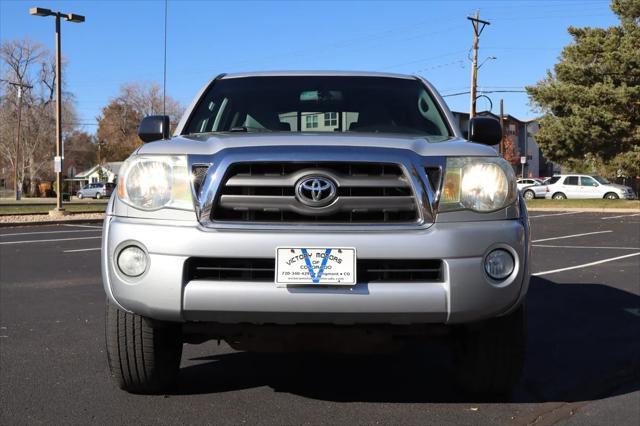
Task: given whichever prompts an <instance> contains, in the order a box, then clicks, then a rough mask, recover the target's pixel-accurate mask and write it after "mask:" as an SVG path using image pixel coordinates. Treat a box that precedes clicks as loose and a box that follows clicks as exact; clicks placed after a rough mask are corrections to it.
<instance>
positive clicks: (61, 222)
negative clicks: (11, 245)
mask: <svg viewBox="0 0 640 426" xmlns="http://www.w3.org/2000/svg"><path fill="white" fill-rule="evenodd" d="M102 222H104V218H102V219H65V220H46V221H40V222H0V228H17V227H21V226H41V225H69V224H83V223H102Z"/></svg>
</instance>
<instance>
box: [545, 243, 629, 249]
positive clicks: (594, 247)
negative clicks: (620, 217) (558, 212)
mask: <svg viewBox="0 0 640 426" xmlns="http://www.w3.org/2000/svg"><path fill="white" fill-rule="evenodd" d="M532 247H549V248H574V249H594V250H600V249H610V250H640V247H597V246H552V245H548V244H533V245H532Z"/></svg>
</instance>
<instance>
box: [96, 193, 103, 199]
mask: <svg viewBox="0 0 640 426" xmlns="http://www.w3.org/2000/svg"><path fill="white" fill-rule="evenodd" d="M100 198H102V194H101V193H99V192H98V193H97V194H96V200H99V199H100Z"/></svg>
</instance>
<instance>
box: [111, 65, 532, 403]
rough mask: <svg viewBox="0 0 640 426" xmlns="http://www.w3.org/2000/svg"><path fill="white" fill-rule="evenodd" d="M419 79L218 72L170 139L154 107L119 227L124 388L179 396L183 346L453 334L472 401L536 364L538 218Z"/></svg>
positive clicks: (374, 342)
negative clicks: (531, 289)
mask: <svg viewBox="0 0 640 426" xmlns="http://www.w3.org/2000/svg"><path fill="white" fill-rule="evenodd" d="M469 135H470V136H469V138H470V139H471V140H472V141H473V142H476V143H470V142H469V141H466V140H464V139H463V138H462V133H461V131H460V130H459V129H458V128H457V126H456V125H455V124H454V120H453V118H452V115H451V113H450V111H449V109H448V108H447V105H446V104H445V102H444V101H443V100H442V98H441V97H440V96H439V95H438V93H437V92H436V91H435V89H434V88H433V87H432V86H431V85H430V84H429V83H428V82H427V81H425V80H423V79H422V78H421V77H417V76H406V75H395V74H378V73H341V72H295V73H254V74H231V75H221V76H219V77H217V78H215V79H214V80H213V81H211V82H210V83H209V84H207V85H206V86H205V87H204V88H203V89H202V91H201V92H200V93H199V94H198V95H197V96H196V98H195V100H194V101H193V103H192V104H191V106H190V107H189V108H188V109H187V111H186V112H185V114H184V116H183V118H182V120H181V121H180V123H179V124H178V125H177V127H176V129H175V132H174V134H173V136H172V137H170V136H169V120H168V118H167V117H164V116H151V117H147V118H145V119H144V120H143V121H142V123H141V124H140V129H139V136H140V138H141V139H142V140H143V141H145V142H153V143H148V144H146V145H143V146H142V147H141V148H140V149H138V150H137V151H136V152H134V153H133V154H132V155H131V157H130V158H129V159H128V160H127V161H126V162H125V164H124V165H123V167H122V169H121V171H120V173H119V177H118V187H117V194H116V195H115V196H114V197H112V198H111V200H110V203H109V205H108V208H107V216H106V219H105V222H104V233H103V242H102V275H103V281H104V289H105V291H106V293H107V296H108V304H107V309H106V339H107V341H106V344H107V353H108V358H109V365H110V368H111V374H112V375H113V377H114V378H115V380H116V381H117V383H118V384H119V386H120V387H121V388H123V389H126V390H128V391H131V392H138V393H154V392H162V391H164V390H166V389H167V388H168V387H169V386H171V385H172V383H173V382H174V381H175V379H176V378H177V375H178V372H179V365H180V358H181V353H182V345H183V343H184V342H187V343H200V342H204V341H206V340H209V339H218V340H224V341H226V342H227V343H228V344H229V345H230V346H231V347H233V348H234V349H237V350H248V351H327V350H330V351H342V350H348V351H353V350H357V351H372V350H376V351H378V350H389V349H393V348H395V347H396V346H397V345H399V344H400V343H402V342H406V341H407V340H410V339H436V338H444V339H446V340H447V342H450V343H451V347H452V349H453V351H452V353H453V355H454V361H455V376H456V379H457V380H458V382H459V383H460V385H461V386H463V388H464V389H466V390H468V391H470V392H477V393H505V392H508V391H509V390H510V389H511V387H512V386H513V384H514V383H515V382H516V381H517V380H518V377H519V373H520V370H521V368H522V364H523V353H524V345H525V323H524V309H523V301H524V298H525V295H526V293H527V288H528V283H529V264H530V260H529V257H530V252H529V224H528V219H527V211H526V208H525V205H524V203H523V200H522V199H521V197H520V196H519V194H518V191H517V188H516V179H515V176H514V173H513V170H512V168H511V166H510V165H509V164H508V163H507V162H505V161H504V160H503V159H502V158H500V157H499V156H498V155H497V154H496V151H495V150H494V149H493V148H492V147H490V146H489V145H494V144H496V143H498V141H500V139H501V131H500V126H499V124H498V122H497V121H495V120H493V119H491V118H486V117H476V118H473V119H472V120H471V122H470V126H469Z"/></svg>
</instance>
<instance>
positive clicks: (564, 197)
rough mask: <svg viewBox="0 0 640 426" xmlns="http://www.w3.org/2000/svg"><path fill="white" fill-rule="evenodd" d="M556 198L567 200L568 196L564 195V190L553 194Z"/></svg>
mask: <svg viewBox="0 0 640 426" xmlns="http://www.w3.org/2000/svg"><path fill="white" fill-rule="evenodd" d="M552 198H553V199H554V200H566V199H567V196H566V195H564V194H563V193H562V192H556V193H555V194H553V197H552Z"/></svg>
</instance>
